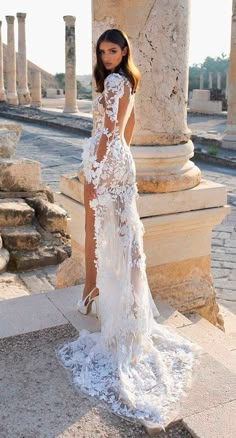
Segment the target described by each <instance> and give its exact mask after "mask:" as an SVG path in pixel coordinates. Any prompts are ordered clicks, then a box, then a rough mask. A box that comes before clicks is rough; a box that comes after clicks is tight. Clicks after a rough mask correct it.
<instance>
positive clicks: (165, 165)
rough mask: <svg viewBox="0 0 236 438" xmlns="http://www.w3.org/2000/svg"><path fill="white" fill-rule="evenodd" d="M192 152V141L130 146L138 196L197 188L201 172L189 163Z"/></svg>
mask: <svg viewBox="0 0 236 438" xmlns="http://www.w3.org/2000/svg"><path fill="white" fill-rule="evenodd" d="M193 151H194V147H193V143H192V141H191V140H189V141H188V142H187V143H183V144H182V143H181V144H177V145H165V146H158V145H155V146H132V147H131V152H132V154H133V157H134V160H135V165H136V177H137V186H138V190H139V192H140V193H158V192H176V191H179V190H186V189H189V188H192V187H195V186H197V185H198V184H199V183H200V180H201V171H200V169H199V168H198V167H197V166H196V165H195V164H194V163H193V162H192V161H190V160H189V159H190V158H191V157H192V156H193V155H194V152H193Z"/></svg>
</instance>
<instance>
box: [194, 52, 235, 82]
mask: <svg viewBox="0 0 236 438" xmlns="http://www.w3.org/2000/svg"><path fill="white" fill-rule="evenodd" d="M228 66H229V58H228V57H227V55H226V54H225V53H221V55H220V56H217V57H216V58H212V57H211V56H207V57H206V59H205V60H204V62H203V63H202V64H193V65H192V66H190V67H189V91H191V90H193V89H195V88H199V81H200V72H201V71H203V72H204V88H208V73H209V72H212V73H213V88H216V87H217V82H216V73H217V72H220V73H221V88H222V89H225V87H226V75H227V71H228Z"/></svg>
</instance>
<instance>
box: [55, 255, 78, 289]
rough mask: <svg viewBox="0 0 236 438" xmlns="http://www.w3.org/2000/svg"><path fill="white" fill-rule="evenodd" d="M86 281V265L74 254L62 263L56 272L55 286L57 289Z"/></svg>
mask: <svg viewBox="0 0 236 438" xmlns="http://www.w3.org/2000/svg"><path fill="white" fill-rule="evenodd" d="M84 282H85V277H84V267H83V266H82V265H81V264H80V263H79V260H78V258H76V257H73V256H72V257H70V258H69V259H66V260H64V262H63V263H61V265H60V266H59V268H58V270H57V272H56V283H55V287H56V288H57V289H60V288H63V287H70V286H75V285H76V284H82V283H84Z"/></svg>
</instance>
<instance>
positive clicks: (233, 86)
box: [222, 0, 236, 150]
mask: <svg viewBox="0 0 236 438" xmlns="http://www.w3.org/2000/svg"><path fill="white" fill-rule="evenodd" d="M227 95H228V97H227V98H228V118H227V127H226V131H225V136H224V138H223V142H222V147H223V148H226V149H227V148H228V149H233V150H236V0H233V11H232V26H231V49H230V60H229V71H228V87H227Z"/></svg>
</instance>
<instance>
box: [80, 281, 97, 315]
mask: <svg viewBox="0 0 236 438" xmlns="http://www.w3.org/2000/svg"><path fill="white" fill-rule="evenodd" d="M95 289H96V286H95V287H94V288H93V289H92V290H91V291H90V292H89V294H88V295H87V296H86V297H85V298H84V300H79V301H78V303H77V310H78V311H79V312H80V313H82V314H83V315H87V314H88V313H89V312H90V310H91V309H92V304H93V302H95V304H96V317H97V318H98V319H100V312H99V296H98V295H96V297H92V293H93V292H94V291H95Z"/></svg>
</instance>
